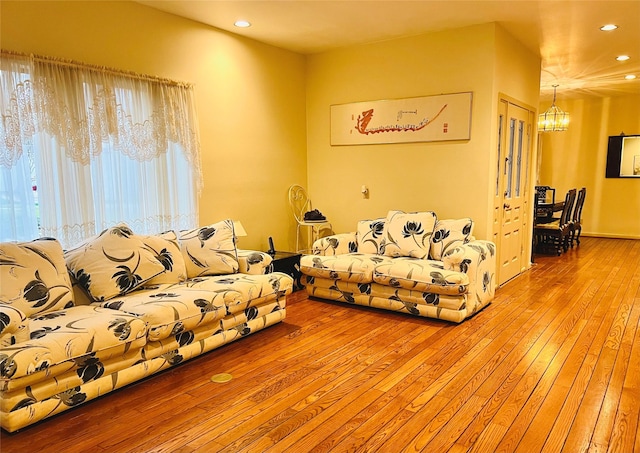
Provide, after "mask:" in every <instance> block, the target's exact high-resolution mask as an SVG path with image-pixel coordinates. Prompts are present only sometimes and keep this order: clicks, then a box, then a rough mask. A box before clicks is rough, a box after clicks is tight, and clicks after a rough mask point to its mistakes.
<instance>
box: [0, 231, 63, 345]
mask: <svg viewBox="0 0 640 453" xmlns="http://www.w3.org/2000/svg"><path fill="white" fill-rule="evenodd" d="M0 283H1V284H0V303H4V304H7V305H10V306H11V307H13V308H14V309H17V310H19V311H20V312H22V313H23V314H24V315H25V316H26V317H31V316H34V315H37V314H41V313H48V312H51V311H55V310H60V309H62V308H65V307H71V306H73V291H72V290H71V280H70V279H69V274H68V272H67V268H66V266H65V262H64V258H63V255H62V247H61V246H60V243H59V242H58V241H56V240H54V239H50V238H45V239H37V240H35V241H31V242H22V243H17V244H14V243H9V242H3V243H0ZM1 332H2V329H0V334H1Z"/></svg>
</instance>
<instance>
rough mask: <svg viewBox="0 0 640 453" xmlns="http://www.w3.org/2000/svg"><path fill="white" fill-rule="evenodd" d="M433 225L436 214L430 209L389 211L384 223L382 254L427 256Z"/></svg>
mask: <svg viewBox="0 0 640 453" xmlns="http://www.w3.org/2000/svg"><path fill="white" fill-rule="evenodd" d="M435 225H436V215H435V213H434V212H432V211H425V212H402V211H389V213H388V214H387V219H386V221H385V224H384V245H383V246H384V254H385V255H386V256H391V257H396V256H411V257H414V258H425V257H427V256H428V255H429V247H430V246H431V241H430V239H431V234H432V233H433V228H434V227H435Z"/></svg>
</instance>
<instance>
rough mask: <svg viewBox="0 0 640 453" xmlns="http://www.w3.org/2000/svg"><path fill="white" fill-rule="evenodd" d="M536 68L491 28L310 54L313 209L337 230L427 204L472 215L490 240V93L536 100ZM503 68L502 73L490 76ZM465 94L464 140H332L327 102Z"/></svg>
mask: <svg viewBox="0 0 640 453" xmlns="http://www.w3.org/2000/svg"><path fill="white" fill-rule="evenodd" d="M514 49H515V50H517V51H518V52H521V53H520V54H518V55H515V56H514V55H512V54H511V53H512V52H514ZM539 68H540V60H539V58H538V57H536V56H534V55H533V54H531V53H530V52H528V51H526V49H523V48H522V47H521V46H520V45H519V44H518V43H517V42H514V41H513V39H512V38H511V37H510V36H509V35H508V34H506V33H505V32H504V31H503V30H502V29H501V28H500V27H499V26H497V25H496V24H484V25H476V26H471V27H465V28H462V29H456V30H448V31H443V32H438V33H430V34H425V35H420V36H414V37H409V38H403V39H396V40H392V41H386V42H379V43H374V44H369V45H362V46H353V47H349V48H343V49H338V50H334V51H330V52H326V53H322V54H317V55H312V56H310V57H309V58H308V70H307V71H308V76H307V87H308V88H307V122H308V127H307V128H308V132H307V136H308V147H307V156H308V157H307V160H308V175H309V176H308V181H309V183H308V184H309V191H310V195H311V196H312V198H313V200H314V205H315V207H317V208H319V209H320V210H321V211H322V212H323V213H326V214H327V217H328V218H329V220H330V221H331V222H332V223H333V226H334V230H335V231H339V232H344V231H353V230H354V229H355V226H356V222H357V220H358V219H366V218H376V217H381V216H385V215H386V213H387V211H389V210H391V209H401V210H405V211H420V210H433V211H435V212H436V214H437V215H438V217H439V218H459V217H472V218H473V219H474V221H475V222H476V226H475V230H474V231H475V235H476V236H477V237H480V238H489V237H491V229H492V223H491V212H490V211H491V206H492V204H493V198H492V196H493V194H492V188H493V181H494V180H495V166H496V163H495V156H496V135H497V132H496V131H497V118H496V117H497V114H496V112H497V104H498V93H499V92H504V93H506V94H508V95H510V96H513V97H518V98H522V99H523V100H524V101H526V102H528V103H530V104H531V105H537V103H538V92H539V76H540V70H539ZM503 70H508V71H510V74H509V75H504V76H501V77H497V72H498V71H503ZM529 71H531V73H529ZM523 80H524V81H523ZM463 91H472V92H473V106H472V126H471V140H468V141H455V142H430V143H403V144H382V145H359V146H331V144H330V133H331V132H330V106H331V105H332V104H345V103H350V102H359V101H371V100H379V99H398V98H407V97H415V96H426V95H434V94H441V93H456V92H463ZM363 184H365V185H367V186H368V187H369V190H370V197H369V198H368V199H365V198H363V197H362V195H361V193H360V188H361V186H362V185H363Z"/></svg>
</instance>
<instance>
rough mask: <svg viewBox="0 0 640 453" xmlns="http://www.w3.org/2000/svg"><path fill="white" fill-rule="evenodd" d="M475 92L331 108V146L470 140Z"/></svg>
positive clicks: (366, 102)
mask: <svg viewBox="0 0 640 453" xmlns="http://www.w3.org/2000/svg"><path fill="white" fill-rule="evenodd" d="M472 98H473V93H471V92H465V93H452V94H439V95H434V96H422V97H415V98H405V99H393V100H380V101H365V102H354V103H350V104H338V105H332V106H331V145H368V144H379V143H410V142H432V141H446V140H469V139H470V138H471V105H472Z"/></svg>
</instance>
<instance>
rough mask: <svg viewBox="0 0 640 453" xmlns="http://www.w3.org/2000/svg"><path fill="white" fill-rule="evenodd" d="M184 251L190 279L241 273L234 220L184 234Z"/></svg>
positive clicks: (182, 234)
mask: <svg viewBox="0 0 640 453" xmlns="http://www.w3.org/2000/svg"><path fill="white" fill-rule="evenodd" d="M180 250H181V251H182V255H183V256H184V261H185V263H186V266H187V277H189V278H194V277H200V276H203V275H220V274H234V273H236V272H238V267H239V266H238V255H237V252H236V244H235V239H234V233H233V222H232V221H231V220H223V221H221V222H218V223H214V224H212V225H209V226H205V227H202V228H196V229H194V230H188V231H181V232H180Z"/></svg>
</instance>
